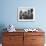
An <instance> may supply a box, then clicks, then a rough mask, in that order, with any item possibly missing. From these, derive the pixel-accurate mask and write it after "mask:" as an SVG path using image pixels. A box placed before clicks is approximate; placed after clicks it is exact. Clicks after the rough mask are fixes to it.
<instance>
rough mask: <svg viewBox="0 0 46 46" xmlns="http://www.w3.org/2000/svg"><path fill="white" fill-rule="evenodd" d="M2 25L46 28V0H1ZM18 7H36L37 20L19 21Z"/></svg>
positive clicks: (0, 19) (0, 17)
mask: <svg viewBox="0 0 46 46" xmlns="http://www.w3.org/2000/svg"><path fill="white" fill-rule="evenodd" d="M0 4H1V5H0V7H1V9H0V10H1V14H0V25H3V27H4V26H7V25H9V24H13V25H14V26H15V27H16V28H21V29H23V28H29V27H30V28H36V27H42V28H46V21H45V20H46V5H45V4H46V0H0ZM18 7H34V8H35V16H36V20H35V21H33V22H31V21H30V22H18V21H17V8H18Z"/></svg>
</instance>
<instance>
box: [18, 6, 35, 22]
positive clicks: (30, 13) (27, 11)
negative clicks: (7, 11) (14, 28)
mask: <svg viewBox="0 0 46 46" xmlns="http://www.w3.org/2000/svg"><path fill="white" fill-rule="evenodd" d="M34 20H35V8H33V7H19V8H18V21H34Z"/></svg>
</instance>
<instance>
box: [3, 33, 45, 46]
mask: <svg viewBox="0 0 46 46" xmlns="http://www.w3.org/2000/svg"><path fill="white" fill-rule="evenodd" d="M44 34H45V33H44V32H3V42H2V45H3V46H44V41H45V40H44V39H45V37H44V36H45V35H44Z"/></svg>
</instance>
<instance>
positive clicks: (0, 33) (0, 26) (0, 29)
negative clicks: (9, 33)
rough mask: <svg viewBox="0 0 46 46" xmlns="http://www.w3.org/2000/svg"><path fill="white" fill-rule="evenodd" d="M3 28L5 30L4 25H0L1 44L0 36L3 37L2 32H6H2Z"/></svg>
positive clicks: (0, 41)
mask: <svg viewBox="0 0 46 46" xmlns="http://www.w3.org/2000/svg"><path fill="white" fill-rule="evenodd" d="M4 28H6V27H5V25H4V24H0V43H2V36H3V34H2V32H5V31H6V30H3V29H4Z"/></svg>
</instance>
